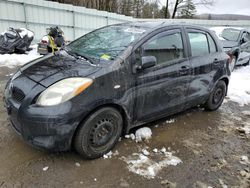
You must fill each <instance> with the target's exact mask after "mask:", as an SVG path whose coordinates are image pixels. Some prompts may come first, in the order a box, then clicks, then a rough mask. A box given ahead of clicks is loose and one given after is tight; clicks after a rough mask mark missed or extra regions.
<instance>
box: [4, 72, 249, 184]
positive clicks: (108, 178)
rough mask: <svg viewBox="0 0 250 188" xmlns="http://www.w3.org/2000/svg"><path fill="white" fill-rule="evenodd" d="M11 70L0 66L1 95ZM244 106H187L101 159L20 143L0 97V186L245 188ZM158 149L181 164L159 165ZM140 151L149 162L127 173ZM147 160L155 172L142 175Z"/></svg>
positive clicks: (246, 144)
mask: <svg viewBox="0 0 250 188" xmlns="http://www.w3.org/2000/svg"><path fill="white" fill-rule="evenodd" d="M14 71H15V69H10V68H6V67H1V69H0V80H1V81H0V97H1V98H2V95H3V89H4V86H5V83H6V81H7V79H8V78H9V76H10V74H11V73H13V72H14ZM249 107H250V106H249V105H245V106H239V105H238V104H237V103H234V102H231V101H229V100H226V101H225V102H224V104H223V105H222V107H221V108H220V109H219V110H217V111H216V112H206V111H204V110H203V109H201V108H193V109H190V110H188V111H185V112H183V113H180V114H177V115H175V116H171V117H168V118H166V119H162V120H159V121H157V122H153V123H150V124H147V125H145V126H147V127H150V128H151V130H152V138H151V139H150V140H148V141H143V142H139V143H136V142H135V140H132V139H131V138H128V139H126V138H122V139H121V141H120V142H118V144H117V145H116V147H115V148H114V149H113V154H112V155H111V156H108V157H107V158H106V159H104V158H100V159H96V160H84V159H82V158H81V157H80V156H79V155H77V154H76V153H75V152H74V151H69V152H65V153H47V152H44V151H39V150H37V149H35V148H33V147H31V146H29V145H27V144H26V143H24V142H23V141H22V139H21V138H19V137H18V136H17V135H16V134H15V133H14V131H13V130H12V128H11V125H10V123H9V121H8V120H7V118H8V117H7V113H6V110H5V109H4V104H3V102H2V100H0V149H1V154H0V161H1V168H0V187H99V188H100V187H135V188H140V187H195V188H207V187H222V188H226V187H240V188H249V187H250V160H249V159H248V158H250V142H249V139H250V135H249V132H248V130H247V129H246V128H247V127H248V128H249V122H250V108H249ZM135 131H136V130H133V131H132V133H134V132H135ZM163 147H164V148H166V151H165V153H167V154H168V155H173V156H174V157H176V158H178V159H180V160H181V162H180V163H178V164H176V165H163V166H161V167H159V164H162V163H161V161H163V158H162V156H163V153H164V152H160V150H161V149H162V148H163ZM145 149H146V150H147V151H148V153H145ZM156 149H157V150H156ZM116 150H117V151H116ZM153 150H154V151H153ZM156 151H157V152H156ZM142 153H144V156H147V158H148V159H150V160H146V162H145V161H144V162H142V163H140V166H136V170H137V171H133V170H132V167H133V166H131V164H132V163H129V160H128V159H132V158H136V157H137V158H138V156H139V154H142ZM164 159H165V158H164ZM152 164H155V166H157V169H158V170H157V172H156V171H155V172H156V174H155V175H154V176H145V175H143V174H142V172H144V171H143V170H145V169H147V167H149V166H150V165H152ZM164 164H165V163H164ZM158 167H159V168H158ZM135 172H141V173H135Z"/></svg>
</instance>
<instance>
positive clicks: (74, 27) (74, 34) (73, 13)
mask: <svg viewBox="0 0 250 188" xmlns="http://www.w3.org/2000/svg"><path fill="white" fill-rule="evenodd" d="M72 16H73V26H72V28H73V38H74V40H75V38H76V25H75V22H76V21H75V11H74V10H73V11H72Z"/></svg>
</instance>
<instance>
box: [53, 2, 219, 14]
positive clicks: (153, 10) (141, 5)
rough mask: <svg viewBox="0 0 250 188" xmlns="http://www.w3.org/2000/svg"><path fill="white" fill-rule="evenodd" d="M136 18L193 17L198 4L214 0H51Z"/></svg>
mask: <svg viewBox="0 0 250 188" xmlns="http://www.w3.org/2000/svg"><path fill="white" fill-rule="evenodd" d="M50 1H54V2H59V3H66V4H73V5H75V6H83V7H86V8H93V9H97V10H102V11H107V12H114V13H117V14H123V15H126V16H132V17H135V18H193V17H194V16H195V15H196V6H198V5H199V6H212V5H213V3H214V0H166V3H164V4H163V3H162V2H163V1H161V0H50Z"/></svg>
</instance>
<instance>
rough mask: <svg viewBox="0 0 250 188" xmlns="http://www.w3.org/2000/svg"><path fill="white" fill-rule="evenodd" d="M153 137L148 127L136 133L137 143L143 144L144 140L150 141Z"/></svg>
mask: <svg viewBox="0 0 250 188" xmlns="http://www.w3.org/2000/svg"><path fill="white" fill-rule="evenodd" d="M151 136H152V131H151V129H150V128H148V127H143V128H140V129H138V130H137V131H136V132H135V139H136V142H141V141H143V140H149V139H150V138H151Z"/></svg>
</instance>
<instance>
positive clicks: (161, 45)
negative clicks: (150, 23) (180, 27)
mask: <svg viewBox="0 0 250 188" xmlns="http://www.w3.org/2000/svg"><path fill="white" fill-rule="evenodd" d="M142 56H154V57H155V58H156V60H157V61H156V63H157V64H163V63H168V62H170V61H173V60H178V59H182V58H184V49H183V42H182V36H181V33H180V32H176V33H171V34H164V33H160V34H158V35H156V36H154V37H153V38H151V39H150V40H149V41H147V42H146V43H145V44H144V45H143V46H142Z"/></svg>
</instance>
